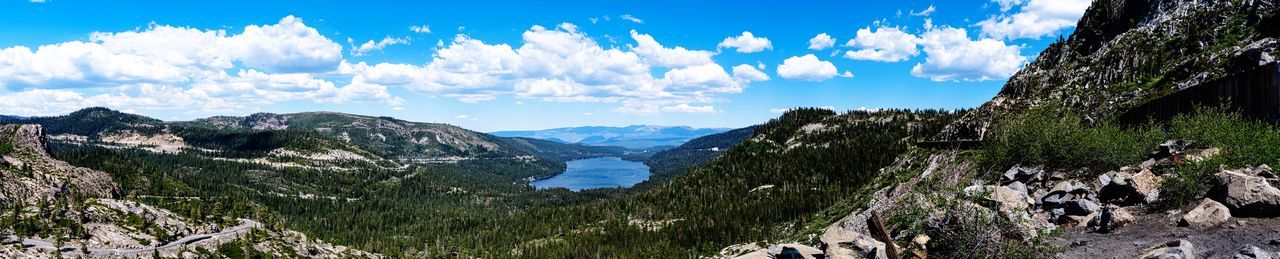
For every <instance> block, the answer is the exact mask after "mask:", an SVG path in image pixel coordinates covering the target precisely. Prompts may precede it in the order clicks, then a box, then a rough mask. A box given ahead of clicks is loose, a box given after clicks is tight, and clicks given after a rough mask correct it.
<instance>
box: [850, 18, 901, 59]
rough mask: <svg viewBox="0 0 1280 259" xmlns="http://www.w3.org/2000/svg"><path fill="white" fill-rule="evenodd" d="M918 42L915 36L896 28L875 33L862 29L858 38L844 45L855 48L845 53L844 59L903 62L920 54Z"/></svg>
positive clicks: (881, 28) (868, 29)
mask: <svg viewBox="0 0 1280 259" xmlns="http://www.w3.org/2000/svg"><path fill="white" fill-rule="evenodd" d="M918 40H919V39H918V38H916V36H915V35H911V34H909V33H906V32H903V31H902V30H901V29H898V28H895V27H880V28H876V29H875V31H872V30H871V29H870V28H862V29H860V30H858V34H857V37H855V38H853V39H850V40H849V42H847V43H845V44H844V45H845V46H847V47H853V48H855V49H854V50H850V51H847V52H845V53H844V57H845V58H849V59H856V60H871V61H880V62H898V61H903V60H907V59H909V58H911V57H914V56H916V55H917V54H919V53H920V50H919V48H917V47H916V42H917V41H918Z"/></svg>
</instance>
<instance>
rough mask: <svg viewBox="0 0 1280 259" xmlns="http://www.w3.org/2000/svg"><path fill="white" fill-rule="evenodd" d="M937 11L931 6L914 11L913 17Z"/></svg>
mask: <svg viewBox="0 0 1280 259" xmlns="http://www.w3.org/2000/svg"><path fill="white" fill-rule="evenodd" d="M996 1H1001V0H996ZM936 11H938V9H937V8H934V7H933V5H929V8H925V9H924V10H920V11H919V12H915V11H912V12H911V16H929V15H930V14H933V12H936Z"/></svg>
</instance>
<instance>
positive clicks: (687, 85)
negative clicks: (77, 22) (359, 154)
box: [0, 16, 768, 115]
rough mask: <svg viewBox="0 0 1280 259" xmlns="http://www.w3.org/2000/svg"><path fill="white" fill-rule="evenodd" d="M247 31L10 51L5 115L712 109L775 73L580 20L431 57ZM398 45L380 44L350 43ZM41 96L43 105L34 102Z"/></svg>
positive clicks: (448, 44)
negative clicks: (456, 105)
mask: <svg viewBox="0 0 1280 259" xmlns="http://www.w3.org/2000/svg"><path fill="white" fill-rule="evenodd" d="M244 28H245V29H244V31H243V32H242V33H239V34H235V33H234V32H227V31H223V30H200V29H194V28H187V27H175V26H167V25H153V26H150V27H147V28H145V29H140V30H137V31H126V32H117V33H94V34H92V35H90V37H89V40H87V41H71V42H63V43H57V44H49V45H43V46H37V47H35V48H30V47H26V46H15V47H10V48H5V49H0V110H5V111H15V112H19V113H23V114H32V115H50V114H52V113H65V112H69V111H71V110H74V109H78V108H82V107H86V106H107V107H112V108H117V109H121V110H125V109H133V110H179V111H186V112H189V113H201V114H209V113H218V112H228V111H231V112H238V113H243V112H245V111H255V110H257V109H258V107H262V106H264V105H269V104H273V103H280V102H290V101H310V102H315V103H380V104H385V105H388V106H391V107H392V108H398V107H402V106H403V105H404V104H405V103H407V101H406V100H405V99H403V98H401V97H398V96H395V95H393V94H391V92H392V91H391V89H393V88H396V87H400V88H403V89H407V90H410V91H414V92H419V93H424V94H426V95H427V96H429V97H430V98H436V97H437V96H440V97H446V98H453V99H456V100H458V101H461V102H470V103H475V102H484V101H490V100H494V99H496V98H498V97H500V96H513V97H515V98H518V99H524V100H527V99H533V100H542V101H546V102H595V103H612V104H616V105H617V108H616V109H614V110H615V111H619V112H630V113H636V114H660V113H664V112H694V113H716V111H715V109H714V108H713V106H711V104H713V103H716V102H722V101H723V99H722V98H720V97H721V96H722V95H726V94H734V93H741V92H743V91H744V89H745V88H746V87H747V85H748V84H749V83H750V82H754V81H763V80H768V76H767V75H764V73H761V72H760V71H759V70H758V69H753V68H752V67H751V66H750V65H746V66H739V67H735V68H733V70H732V71H731V72H732V73H730V71H726V69H725V67H723V66H721V65H720V64H717V63H715V62H714V61H713V60H712V59H711V56H713V55H714V54H715V52H713V51H707V50H690V49H685V48H683V47H680V46H663V45H662V44H660V43H659V42H658V41H657V40H655V39H654V38H653V37H652V36H649V35H645V34H640V33H638V32H637V33H633V35H632V39H633V40H635V41H636V43H635V44H636V45H635V46H634V47H626V48H616V47H610V48H606V47H602V46H601V45H600V44H598V43H596V42H595V41H594V40H592V38H591V37H588V36H587V35H586V34H584V33H582V32H579V31H578V29H577V27H576V26H574V25H573V24H567V23H566V24H561V25H559V26H556V27H555V28H544V27H541V26H534V27H532V28H530V29H529V30H527V31H525V32H524V33H523V34H522V35H521V39H522V40H521V42H519V43H517V45H515V46H512V45H508V44H491V43H486V42H483V41H481V40H478V39H473V38H471V37H468V36H466V35H457V36H456V37H454V38H453V39H452V40H450V41H440V42H438V44H437V49H436V51H435V53H434V54H433V55H432V58H431V59H430V60H429V61H427V62H425V63H423V64H397V63H371V64H370V63H364V62H360V63H350V62H347V61H346V60H344V59H343V53H342V52H343V51H342V45H341V44H338V43H336V42H333V41H332V40H329V39H328V38H326V37H324V36H323V35H321V34H320V33H319V32H318V31H317V30H315V29H313V28H310V27H307V26H306V25H305V24H303V23H302V20H301V19H297V18H295V17H292V16H289V17H285V18H283V19H281V20H280V22H279V23H278V24H273V25H251V26H246V27H244ZM398 41H399V40H397V39H395V38H386V39H383V40H379V41H369V42H366V43H365V44H361V45H360V46H353V47H352V50H351V51H352V52H353V53H356V54H359V53H364V52H369V51H376V50H377V49H379V48H384V47H386V46H390V45H394V44H399V42H398ZM237 71H238V72H237ZM33 104H40V105H34V106H33V107H36V108H30V107H27V108H21V107H23V106H24V105H25V106H32V105H33ZM42 109H43V110H42Z"/></svg>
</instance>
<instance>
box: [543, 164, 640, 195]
mask: <svg viewBox="0 0 1280 259" xmlns="http://www.w3.org/2000/svg"><path fill="white" fill-rule="evenodd" d="M567 163H568V164H569V166H568V169H565V171H564V173H560V174H558V175H556V176H552V177H551V178H546V179H542V180H537V181H533V182H531V183H529V184H530V185H533V187H535V188H538V189H549V188H567V189H569V190H570V191H581V190H586V189H598V188H613V187H631V186H634V185H636V184H637V183H640V182H643V181H645V180H648V179H649V166H646V165H644V163H640V162H632V161H627V160H622V158H617V157H602V158H592V159H581V160H573V161H569V162H567Z"/></svg>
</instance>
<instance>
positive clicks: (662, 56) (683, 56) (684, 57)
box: [631, 30, 715, 67]
mask: <svg viewBox="0 0 1280 259" xmlns="http://www.w3.org/2000/svg"><path fill="white" fill-rule="evenodd" d="M631 39H633V40H635V41H636V46H635V47H634V48H632V49H631V51H633V52H635V53H636V54H640V58H641V59H643V60H644V61H645V63H648V64H650V65H655V66H661V67H687V66H697V65H704V64H710V63H714V62H713V61H711V56H712V55H715V53H713V52H711V51H705V50H688V49H685V48H684V47H679V46H677V47H675V48H666V47H663V46H662V44H659V43H658V41H657V40H654V39H653V36H649V35H648V34H640V33H638V32H636V30H631Z"/></svg>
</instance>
